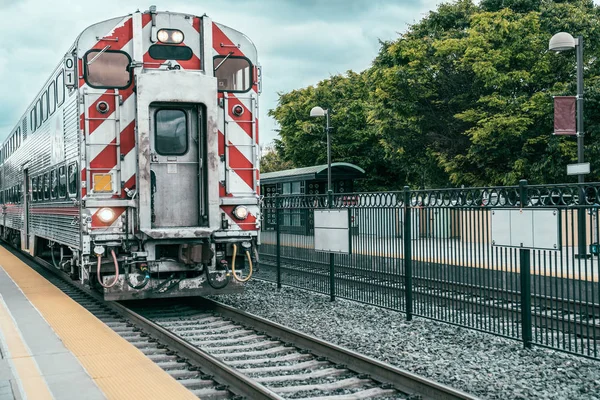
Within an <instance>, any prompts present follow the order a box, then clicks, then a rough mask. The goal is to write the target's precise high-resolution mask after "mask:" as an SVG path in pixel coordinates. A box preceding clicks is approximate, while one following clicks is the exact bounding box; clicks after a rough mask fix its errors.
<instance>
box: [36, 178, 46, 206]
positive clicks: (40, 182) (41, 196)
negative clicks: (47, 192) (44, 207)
mask: <svg viewBox="0 0 600 400" xmlns="http://www.w3.org/2000/svg"><path fill="white" fill-rule="evenodd" d="M37 182H38V184H37V189H38V201H42V200H44V177H43V175H40V176H38V177H37Z"/></svg>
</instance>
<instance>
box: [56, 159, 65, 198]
mask: <svg viewBox="0 0 600 400" xmlns="http://www.w3.org/2000/svg"><path fill="white" fill-rule="evenodd" d="M66 196H67V174H65V166H64V165H63V166H62V167H60V168H59V169H58V198H59V199H64V198H65V197H66Z"/></svg>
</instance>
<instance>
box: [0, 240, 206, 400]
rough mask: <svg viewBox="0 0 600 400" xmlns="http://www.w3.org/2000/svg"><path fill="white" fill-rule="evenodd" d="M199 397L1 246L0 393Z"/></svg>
mask: <svg viewBox="0 0 600 400" xmlns="http://www.w3.org/2000/svg"><path fill="white" fill-rule="evenodd" d="M14 399H18V400H21V399H34V400H38V399H40V400H45V399H56V400H63V399H69V400H70V399H73V400H75V399H77V400H83V399H89V400H96V399H128V400H131V399H146V400H147V399H197V397H196V396H194V395H193V394H192V393H191V392H190V391H188V390H187V389H186V388H185V387H184V386H182V385H181V384H180V383H179V382H177V381H176V380H175V379H174V378H172V377H171V376H169V375H168V374H167V373H166V372H164V371H163V370H162V369H161V368H160V367H159V366H158V365H156V364H155V363H153V362H152V361H151V360H150V359H149V358H147V357H146V356H145V355H144V354H143V353H142V352H141V351H139V350H138V349H137V348H136V347H135V346H133V345H131V344H130V343H128V342H127V341H125V339H123V338H121V337H120V336H119V335H118V334H117V333H115V332H114V331H112V330H111V329H110V328H109V327H108V326H106V325H105V324H104V323H103V322H101V321H100V320H98V319H97V318H96V317H94V316H93V315H92V314H91V313H90V312H88V311H87V310H85V309H84V308H83V307H82V306H80V305H79V304H78V303H76V302H75V301H73V300H72V299H71V298H70V297H68V296H67V295H65V294H64V293H63V292H62V291H60V290H59V289H58V288H56V287H55V286H53V285H52V284H51V283H50V282H48V281H47V280H46V279H44V278H43V277H42V276H41V275H39V274H38V273H37V272H35V271H34V270H33V269H31V268H30V267H29V266H28V265H26V264H25V263H23V262H22V261H21V260H19V259H18V258H17V257H15V256H14V255H13V254H11V253H10V252H9V251H7V250H6V249H5V248H3V247H1V246H0V400H14Z"/></svg>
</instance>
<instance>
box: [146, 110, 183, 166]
mask: <svg viewBox="0 0 600 400" xmlns="http://www.w3.org/2000/svg"><path fill="white" fill-rule="evenodd" d="M154 120H155V126H154V134H155V136H154V147H155V148H156V152H157V153H158V154H160V155H163V156H180V155H183V154H185V153H187V149H188V135H187V115H186V113H185V111H183V110H174V109H162V110H158V111H156V114H155V116H154Z"/></svg>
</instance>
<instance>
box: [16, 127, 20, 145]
mask: <svg viewBox="0 0 600 400" xmlns="http://www.w3.org/2000/svg"><path fill="white" fill-rule="evenodd" d="M17 147H21V127H18V128H17Z"/></svg>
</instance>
